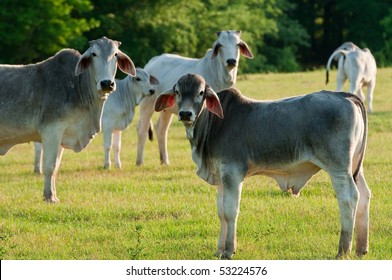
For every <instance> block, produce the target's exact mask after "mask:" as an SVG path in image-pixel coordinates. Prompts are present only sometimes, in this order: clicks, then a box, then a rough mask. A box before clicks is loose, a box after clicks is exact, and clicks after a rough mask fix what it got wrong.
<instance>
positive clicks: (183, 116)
mask: <svg viewBox="0 0 392 280" xmlns="http://www.w3.org/2000/svg"><path fill="white" fill-rule="evenodd" d="M178 116H179V117H180V120H181V121H190V120H191V117H192V112H190V111H180V112H179V113H178Z"/></svg>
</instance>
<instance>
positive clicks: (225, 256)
mask: <svg viewBox="0 0 392 280" xmlns="http://www.w3.org/2000/svg"><path fill="white" fill-rule="evenodd" d="M234 254H235V253H229V252H224V253H223V254H222V255H221V260H231V259H233V256H234Z"/></svg>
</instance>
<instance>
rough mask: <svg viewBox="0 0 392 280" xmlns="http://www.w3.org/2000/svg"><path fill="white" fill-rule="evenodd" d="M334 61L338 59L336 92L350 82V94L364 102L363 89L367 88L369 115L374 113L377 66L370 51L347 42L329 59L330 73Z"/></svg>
mask: <svg viewBox="0 0 392 280" xmlns="http://www.w3.org/2000/svg"><path fill="white" fill-rule="evenodd" d="M333 59H338V73H337V80H336V91H342V90H343V85H344V83H345V81H346V80H347V79H348V80H349V81H350V88H349V92H351V93H353V94H356V95H358V96H359V97H360V98H361V99H362V100H365V97H364V95H363V92H362V88H363V87H367V97H366V99H367V103H368V111H369V113H371V112H373V105H372V103H373V92H374V88H375V86H376V74H377V65H376V60H375V59H374V57H373V55H372V53H371V52H370V50H369V49H367V48H365V49H363V50H361V49H360V48H359V47H357V46H356V45H355V44H353V43H351V42H346V43H344V44H343V45H342V46H340V47H339V48H337V49H336V50H335V51H334V52H333V53H332V54H331V56H330V57H329V59H328V62H327V67H326V68H327V72H326V73H327V79H326V84H327V83H328V71H329V69H330V66H331V62H332V60H333Z"/></svg>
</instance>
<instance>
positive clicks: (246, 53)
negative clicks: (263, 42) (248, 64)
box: [238, 40, 254, 58]
mask: <svg viewBox="0 0 392 280" xmlns="http://www.w3.org/2000/svg"><path fill="white" fill-rule="evenodd" d="M238 45H239V47H240V52H241V54H242V55H243V56H245V57H247V58H253V57H254V56H253V53H252V52H251V50H250V48H249V47H248V45H247V44H246V43H245V42H244V41H242V40H241V41H240V43H239V44H238Z"/></svg>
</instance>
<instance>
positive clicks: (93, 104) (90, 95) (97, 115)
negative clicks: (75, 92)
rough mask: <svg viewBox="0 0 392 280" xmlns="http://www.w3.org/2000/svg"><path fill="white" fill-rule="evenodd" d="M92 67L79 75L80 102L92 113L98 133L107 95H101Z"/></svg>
mask: <svg viewBox="0 0 392 280" xmlns="http://www.w3.org/2000/svg"><path fill="white" fill-rule="evenodd" d="M90 71H91V70H90V69H88V70H86V71H85V72H83V73H82V74H81V75H79V85H80V86H79V97H80V99H79V102H80V106H81V107H82V108H83V109H86V110H87V111H88V112H89V113H90V121H91V125H92V128H93V129H94V131H95V132H96V133H97V132H99V131H100V130H101V116H102V111H103V106H104V103H105V101H106V98H105V97H102V96H100V94H99V93H98V91H97V86H96V82H95V79H94V77H93V75H92V74H91V73H90Z"/></svg>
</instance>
